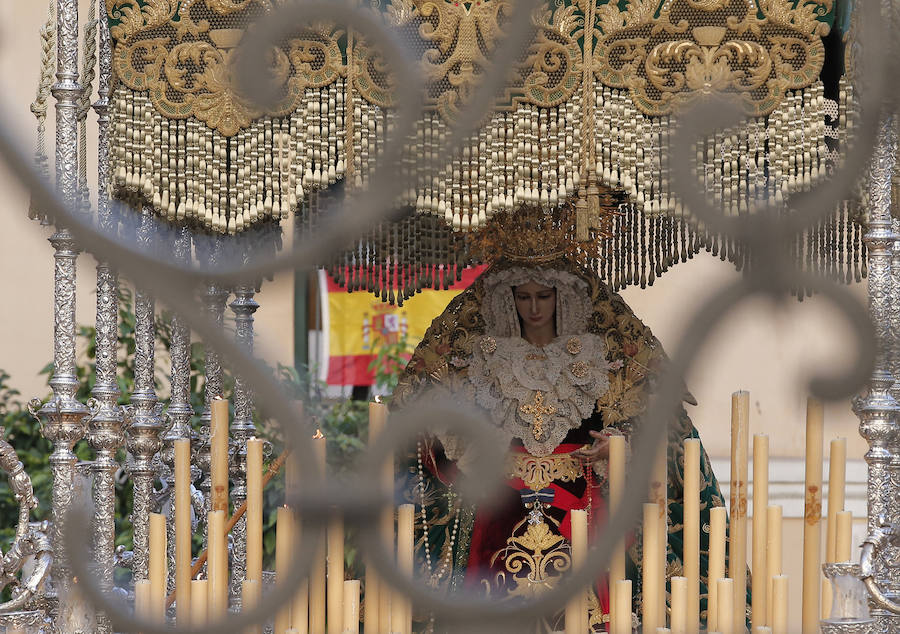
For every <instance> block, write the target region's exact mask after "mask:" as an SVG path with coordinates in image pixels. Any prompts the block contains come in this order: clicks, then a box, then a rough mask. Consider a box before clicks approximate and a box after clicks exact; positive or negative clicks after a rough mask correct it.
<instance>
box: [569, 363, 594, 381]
mask: <svg viewBox="0 0 900 634" xmlns="http://www.w3.org/2000/svg"><path fill="white" fill-rule="evenodd" d="M589 369H590V368H589V366H588V364H587V363H585V362H584V361H576V362H575V363H573V364H572V374H574V375H575V376H576V377H577V378H579V379H583V378H584V377H586V376H587V374H588V370H589Z"/></svg>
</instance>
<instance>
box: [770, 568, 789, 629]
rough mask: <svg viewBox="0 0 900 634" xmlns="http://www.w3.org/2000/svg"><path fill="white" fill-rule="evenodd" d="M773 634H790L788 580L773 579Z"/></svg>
mask: <svg viewBox="0 0 900 634" xmlns="http://www.w3.org/2000/svg"><path fill="white" fill-rule="evenodd" d="M772 604H773V605H772V634H788V578H787V575H775V576H774V577H772Z"/></svg>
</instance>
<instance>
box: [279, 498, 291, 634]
mask: <svg viewBox="0 0 900 634" xmlns="http://www.w3.org/2000/svg"><path fill="white" fill-rule="evenodd" d="M293 524H294V516H293V513H292V512H291V509H289V508H288V507H286V506H282V507H280V508H279V509H278V511H277V516H276V520H275V582H276V583H278V584H281V583H284V581H285V579H286V578H287V576H288V575H289V574H290V572H289V569H290V567H291V564H292V563H293V560H294V553H293V540H294V531H293V530H292V529H293ZM290 626H291V605H290V603H288V604H287V605H285V606H284V607H283V608H282V609H281V610H279V612H278V614H276V615H275V626H274V634H285V631H286V630H287V629H288V628H289V627H290Z"/></svg>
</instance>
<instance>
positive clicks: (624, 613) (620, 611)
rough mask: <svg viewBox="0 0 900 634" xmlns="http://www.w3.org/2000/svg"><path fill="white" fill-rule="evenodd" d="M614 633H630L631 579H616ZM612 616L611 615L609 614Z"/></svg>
mask: <svg viewBox="0 0 900 634" xmlns="http://www.w3.org/2000/svg"><path fill="white" fill-rule="evenodd" d="M615 597H616V604H615V626H616V628H617V629H616V632H615V633H614V634H631V579H624V580H623V579H620V580H619V581H616V593H615ZM610 616H612V615H610Z"/></svg>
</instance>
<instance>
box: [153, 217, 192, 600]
mask: <svg viewBox="0 0 900 634" xmlns="http://www.w3.org/2000/svg"><path fill="white" fill-rule="evenodd" d="M174 257H175V259H176V260H177V261H178V262H179V263H182V264H190V261H191V233H190V230H189V229H188V228H187V227H181V228H180V229H179V234H178V238H177V239H176V241H175V249H174ZM169 354H170V356H171V359H172V374H171V377H172V395H171V398H170V400H169V407H168V409H167V410H166V415H167V417H168V419H169V427H168V429H166V431H165V432H164V433H163V435H162V437H161V440H162V443H163V447H162V451H161V457H162V462H163V465H164V466H165V469H164V472H163V477H162V479H163V487H164V490H165V491H166V494H167V499H168V501H169V504H168V505H167V509H168V511H169V512H168V518H167V519H166V532H167V534H168V540H167V542H166V543H167V548H168V555H169V556H168V568H169V576H168V585H169V592H171V591H172V590H174V589H175V505H174V501H175V478H174V474H175V441H176V440H178V439H180V438H188V439H189V438H190V437H191V416H193V415H194V408H193V407H191V329H190V328H189V327H188V326H187V325H186V324H185V323H184V319H183V318H182V317H180V316H179V315H178V314H177V313H175V314H174V315H172V342H171V345H170V347H169Z"/></svg>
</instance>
